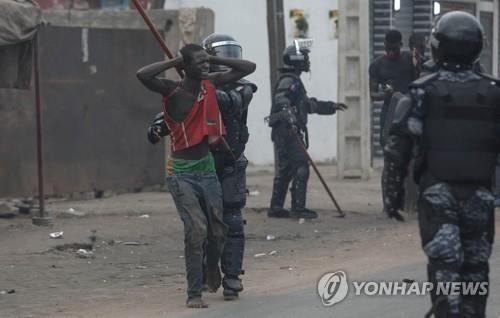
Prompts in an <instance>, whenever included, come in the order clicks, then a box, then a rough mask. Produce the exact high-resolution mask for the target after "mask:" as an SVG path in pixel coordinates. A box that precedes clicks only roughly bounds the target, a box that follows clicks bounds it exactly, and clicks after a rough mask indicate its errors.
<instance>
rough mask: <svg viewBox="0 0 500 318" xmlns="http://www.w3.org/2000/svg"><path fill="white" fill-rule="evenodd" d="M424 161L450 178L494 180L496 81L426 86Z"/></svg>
mask: <svg viewBox="0 0 500 318" xmlns="http://www.w3.org/2000/svg"><path fill="white" fill-rule="evenodd" d="M425 90H426V95H425V96H426V100H425V101H424V104H425V111H426V116H425V118H424V123H423V147H424V154H423V155H424V161H425V165H426V167H427V169H428V170H429V172H430V173H431V174H432V175H433V176H435V177H436V178H438V179H440V180H443V181H449V182H454V181H457V182H469V181H472V182H476V181H480V182H481V181H489V180H491V178H492V176H493V173H494V171H495V163H496V156H497V152H498V137H497V125H498V119H497V118H498V110H499V107H498V106H497V105H498V104H499V103H500V100H498V97H499V96H500V95H499V93H498V92H499V89H498V87H497V86H496V83H495V82H493V81H491V80H488V79H485V78H482V79H479V80H475V81H469V82H465V83H460V82H449V81H443V80H436V81H434V82H432V83H430V84H429V85H428V86H426V87H425Z"/></svg>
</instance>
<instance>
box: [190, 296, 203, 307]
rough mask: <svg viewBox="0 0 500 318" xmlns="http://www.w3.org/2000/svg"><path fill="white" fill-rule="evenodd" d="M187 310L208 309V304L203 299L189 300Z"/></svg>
mask: <svg viewBox="0 0 500 318" xmlns="http://www.w3.org/2000/svg"><path fill="white" fill-rule="evenodd" d="M186 307H187V308H208V304H207V303H205V302H204V301H203V300H202V299H201V297H194V298H188V300H187V302H186Z"/></svg>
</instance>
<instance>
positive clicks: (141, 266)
mask: <svg viewBox="0 0 500 318" xmlns="http://www.w3.org/2000/svg"><path fill="white" fill-rule="evenodd" d="M135 268H137V269H147V268H148V267H147V266H143V265H137V266H136V267H135Z"/></svg>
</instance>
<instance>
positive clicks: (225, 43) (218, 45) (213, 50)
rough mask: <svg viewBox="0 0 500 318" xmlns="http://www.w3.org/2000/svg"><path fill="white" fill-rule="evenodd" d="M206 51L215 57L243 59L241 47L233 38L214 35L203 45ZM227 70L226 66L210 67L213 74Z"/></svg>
mask: <svg viewBox="0 0 500 318" xmlns="http://www.w3.org/2000/svg"><path fill="white" fill-rule="evenodd" d="M201 45H202V46H203V48H204V49H205V51H207V53H208V54H210V55H213V56H220V57H229V58H233V59H241V45H240V44H239V43H238V42H237V41H236V40H235V39H234V38H233V37H231V36H229V35H226V34H217V33H212V34H210V35H209V36H207V37H206V38H205V39H204V40H203V42H202V43H201ZM224 70H227V67H226V66H222V65H210V71H211V72H219V71H224Z"/></svg>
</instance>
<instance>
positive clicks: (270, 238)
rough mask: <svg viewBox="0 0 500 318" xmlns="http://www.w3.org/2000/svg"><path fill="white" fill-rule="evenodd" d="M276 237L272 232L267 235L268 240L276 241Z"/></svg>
mask: <svg viewBox="0 0 500 318" xmlns="http://www.w3.org/2000/svg"><path fill="white" fill-rule="evenodd" d="M275 239H276V236H274V235H272V234H267V236H266V240H267V241H274V240H275Z"/></svg>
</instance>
